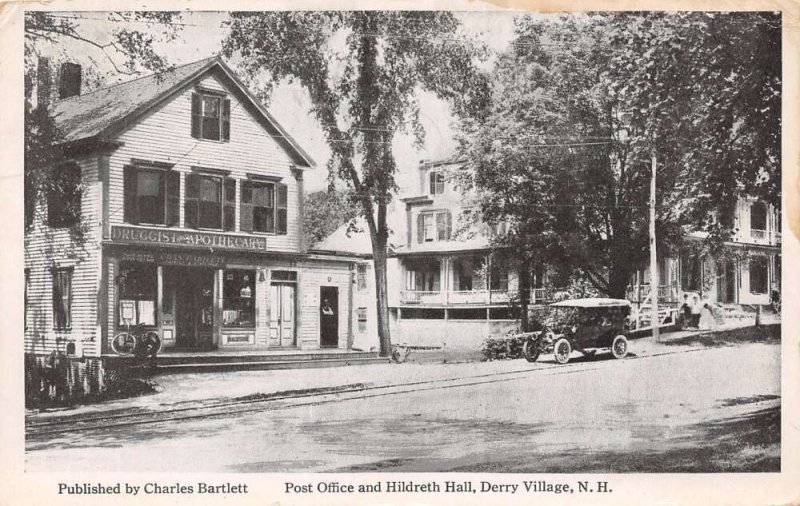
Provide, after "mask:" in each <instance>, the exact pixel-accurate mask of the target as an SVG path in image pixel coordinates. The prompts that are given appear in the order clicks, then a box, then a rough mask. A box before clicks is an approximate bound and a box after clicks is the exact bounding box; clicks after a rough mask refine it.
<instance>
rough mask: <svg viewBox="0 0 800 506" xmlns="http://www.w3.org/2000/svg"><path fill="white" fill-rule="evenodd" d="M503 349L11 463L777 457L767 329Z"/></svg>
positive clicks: (473, 465) (668, 466)
mask: <svg viewBox="0 0 800 506" xmlns="http://www.w3.org/2000/svg"><path fill="white" fill-rule="evenodd" d="M512 362H513V366H514V370H513V372H508V373H502V374H485V375H481V372H482V371H490V370H495V369H492V367H495V368H496V366H493V364H492V363H475V364H471V366H470V370H471V371H472V372H471V374H472V376H471V377H464V378H463V379H460V380H457V381H430V382H420V384H418V385H411V386H404V387H402V388H401V387H392V388H383V387H381V388H378V389H373V390H366V391H358V390H354V391H343V392H340V393H321V394H320V395H317V396H311V397H309V396H304V397H302V398H298V399H287V400H277V401H274V402H265V403H262V404H259V405H257V406H255V407H254V408H251V409H250V410H249V411H244V412H232V411H235V410H230V412H227V413H226V412H222V413H219V412H218V413H215V414H214V415H213V416H205V417H204V416H196V417H187V418H186V419H182V420H163V421H159V420H155V421H153V422H151V423H135V424H130V425H124V424H114V425H113V426H111V427H99V428H90V429H86V430H81V431H72V432H60V433H57V434H44V433H43V434H36V433H35V431H34V433H32V434H30V435H29V437H28V441H27V452H26V470H27V471H53V470H61V469H70V470H71V471H126V470H131V469H136V470H137V471H198V472H199V471H208V472H362V471H364V472H366V471H383V472H395V471H398V472H438V471H462V472H512V473H513V472H715V471H778V470H780V367H779V363H780V346H779V345H778V344H775V343H771V344H760V343H747V344H738V345H734V346H719V347H707V348H705V347H703V348H701V347H682V348H680V349H679V350H676V352H673V353H664V354H653V355H650V356H640V357H636V356H633V357H629V358H627V359H624V360H622V361H619V360H614V359H609V358H607V357H596V358H594V359H591V360H574V361H572V362H570V363H569V364H567V365H565V366H557V365H555V364H553V363H552V357H548V356H544V357H542V358H541V359H540V361H539V362H537V363H535V364H527V363H526V362H524V361H521V360H517V361H512ZM388 367H395V368H396V370H399V368H402V367H405V366H404V365H400V366H388ZM423 367H433V368H435V367H440V366H439V365H437V364H426V365H424V366H423Z"/></svg>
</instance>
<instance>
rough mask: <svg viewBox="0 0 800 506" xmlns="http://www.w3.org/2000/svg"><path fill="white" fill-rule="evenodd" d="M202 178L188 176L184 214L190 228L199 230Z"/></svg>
mask: <svg viewBox="0 0 800 506" xmlns="http://www.w3.org/2000/svg"><path fill="white" fill-rule="evenodd" d="M199 184H200V178H199V177H198V176H197V174H186V191H185V197H184V205H183V214H184V219H185V221H186V224H185V226H186V227H188V228H197V226H198V224H199V219H200V216H199V203H200V189H199V188H198V186H199Z"/></svg>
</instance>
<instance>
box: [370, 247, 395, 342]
mask: <svg viewBox="0 0 800 506" xmlns="http://www.w3.org/2000/svg"><path fill="white" fill-rule="evenodd" d="M376 239H377V240H376V242H377V243H381V242H383V244H382V245H380V244H379V246H380V247H379V248H376V249H375V250H374V252H373V255H372V257H373V259H374V263H375V293H376V301H375V303H376V309H377V311H376V314H377V315H378V342H379V344H380V353H379V354H380V356H381V357H389V356H391V354H392V339H391V336H390V333H389V289H388V284H387V280H386V272H387V269H386V260H387V253H386V242H385V241H381V240H380V238H376Z"/></svg>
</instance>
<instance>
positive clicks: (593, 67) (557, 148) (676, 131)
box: [462, 13, 780, 302]
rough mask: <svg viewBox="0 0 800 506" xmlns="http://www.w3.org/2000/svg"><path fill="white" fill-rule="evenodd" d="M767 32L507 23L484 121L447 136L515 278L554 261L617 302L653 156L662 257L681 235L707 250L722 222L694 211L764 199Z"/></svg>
mask: <svg viewBox="0 0 800 506" xmlns="http://www.w3.org/2000/svg"><path fill="white" fill-rule="evenodd" d="M776 23H777V24H776ZM779 26H780V25H779V19H777V18H776V17H775V16H771V15H762V14H737V15H724V14H716V15H706V14H698V13H692V14H664V13H626V14H603V15H575V16H561V17H550V18H544V19H542V18H531V17H521V18H519V19H518V20H517V22H516V25H515V29H516V37H515V40H514V42H513V43H512V48H511V49H510V50H509V51H507V52H506V53H505V54H503V55H502V56H501V58H500V60H499V62H498V67H497V72H496V74H495V76H496V79H495V83H494V84H495V86H494V95H493V102H492V106H491V112H490V114H488V115H487V116H486V118H485V119H483V120H474V121H470V122H466V124H465V129H464V130H465V132H466V133H465V135H464V138H463V139H462V140H463V146H464V151H465V154H466V157H467V160H468V162H467V168H468V169H470V170H469V171H467V174H469V176H470V177H469V179H470V180H471V181H472V182H473V183H474V184H476V185H477V186H478V187H479V189H480V190H482V192H481V193H482V195H483V198H482V208H483V211H484V214H485V217H486V218H487V219H488V220H489V221H493V220H500V219H505V220H508V221H509V222H510V223H511V225H512V227H511V233H510V234H508V235H507V236H505V237H503V238H500V239H499V240H498V241H497V244H498V245H499V246H503V247H505V248H508V250H509V251H511V252H513V254H514V256H515V257H517V258H519V259H521V260H522V263H523V268H524V269H527V268H529V267H530V265H531V264H532V263H535V262H544V263H553V264H558V265H561V266H562V267H564V266H565V267H567V268H569V269H572V270H574V271H575V272H579V273H580V274H581V275H583V276H584V277H585V278H586V279H588V280H589V281H590V282H591V283H592V284H593V285H594V286H596V287H597V288H598V289H599V290H600V291H602V292H603V293H605V294H608V295H609V296H613V297H623V296H624V294H625V290H626V286H627V284H628V282H629V279H630V276H631V274H632V273H633V272H634V270H635V269H637V268H640V267H642V266H643V265H644V264H645V260H646V258H647V253H648V251H649V245H648V236H647V232H648V230H647V227H648V215H647V204H648V197H649V179H650V167H651V166H650V164H651V155H652V154H653V153H655V155H656V158H657V167H658V171H657V172H658V177H657V184H658V186H657V193H658V199H657V205H658V212H657V223H656V225H657V230H658V237H659V244H658V247H659V250H660V251H662V252H666V251H668V250H669V249H670V248H673V249H674V248H675V247H677V246H679V245H680V238H681V237H682V236H683V235H684V233H685V232H686V231H687V230H689V229H698V228H700V229H707V230H708V231H710V232H711V234H710V235H709V238H710V239H709V241H716V244H717V245H718V244H720V243H721V242H722V241H724V239H725V238H727V237H729V236H730V233H731V225H730V224H729V223H728V222H727V221H726V220H715V221H712V220H710V219H709V215H710V214H712V212H717V213H719V212H722V213H723V214H724V213H725V212H726V211H729V210H730V209H732V206H733V205H734V204H735V201H736V199H737V198H738V197H739V196H740V195H742V194H743V193H751V194H752V193H755V194H758V195H761V196H763V197H766V198H768V199H769V200H770V201H771V202H773V203H775V202H776V199H775V196H776V195H777V191H779V185H780V182H779V181H780V178H779V177H778V176H777V175H778V173H779V166H778V165H777V164H778V153H779V143H778V140H779V137H778V136H779V121H780V116H779V110H780V64H779V62H780V56H779V55H780V51H777V50H776V49H777V48H776V47H775V44H779V43H780V29H779ZM776 59H777V61H776ZM523 288H524V287H523ZM523 302H524V301H523Z"/></svg>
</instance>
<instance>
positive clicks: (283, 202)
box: [276, 183, 289, 235]
mask: <svg viewBox="0 0 800 506" xmlns="http://www.w3.org/2000/svg"><path fill="white" fill-rule="evenodd" d="M276 186H277V190H278V198H277V204H278V205H277V209H278V226H277V232H278V234H282V235H285V234H286V230H287V221H288V216H287V211H288V209H287V207H288V200H289V188H288V187H287V186H286V185H285V184H280V183H278V184H277V185H276Z"/></svg>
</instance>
